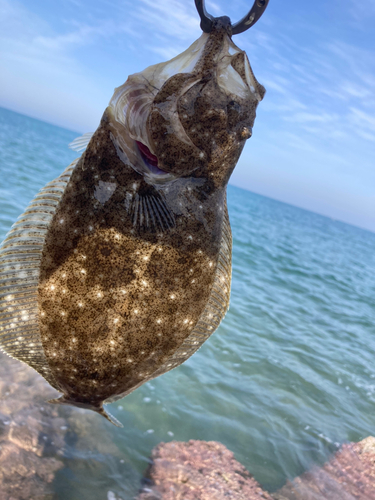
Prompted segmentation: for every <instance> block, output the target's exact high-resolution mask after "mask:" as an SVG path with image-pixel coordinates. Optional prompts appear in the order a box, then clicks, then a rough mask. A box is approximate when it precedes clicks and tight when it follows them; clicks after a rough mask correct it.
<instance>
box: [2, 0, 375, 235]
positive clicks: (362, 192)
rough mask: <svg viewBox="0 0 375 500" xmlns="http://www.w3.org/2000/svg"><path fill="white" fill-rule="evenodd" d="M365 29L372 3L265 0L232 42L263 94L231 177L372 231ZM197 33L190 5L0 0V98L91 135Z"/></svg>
mask: <svg viewBox="0 0 375 500" xmlns="http://www.w3.org/2000/svg"><path fill="white" fill-rule="evenodd" d="M252 1H253V0H250V2H247V1H244V0H234V1H233V4H231V5H229V2H227V1H225V0H215V1H209V2H207V9H208V11H209V12H211V13H212V14H213V15H215V16H218V15H224V14H225V15H229V16H230V17H231V19H232V21H237V20H238V19H240V18H241V17H242V16H243V15H244V14H245V13H246V12H247V11H248V10H249V8H250V6H251V3H252ZM374 26H375V2H374V0H362V1H361V2H359V1H358V0H330V1H329V2H327V1H326V0H324V1H323V0H316V1H313V0H310V1H299V2H296V1H292V0H270V3H269V6H268V9H267V11H266V13H265V14H264V16H263V17H262V19H261V20H260V21H259V22H258V24H256V25H255V26H254V27H252V28H251V29H250V30H248V31H247V32H245V33H244V34H241V35H237V36H235V37H234V41H235V43H236V44H237V45H238V46H239V47H240V48H242V49H244V50H246V52H247V54H248V56H249V59H250V62H251V65H252V68H253V70H254V73H255V75H256V77H257V79H258V80H259V81H260V82H261V83H262V84H263V85H264V86H265V87H266V89H267V94H266V96H265V99H264V100H263V102H261V103H260V105H259V108H258V113H257V119H256V122H255V127H254V131H253V132H254V133H253V137H252V138H251V139H250V140H249V141H248V143H247V146H246V148H245V150H244V152H243V154H242V156H241V159H240V161H239V164H238V165H237V167H236V170H235V172H234V174H233V176H232V178H231V183H232V184H234V185H238V186H241V187H244V188H247V189H249V190H251V191H254V192H256V193H260V194H263V195H266V196H270V197H272V198H276V199H278V200H281V201H285V202H287V203H291V204H293V205H297V206H300V207H303V208H306V209H309V210H312V211H315V212H318V213H321V214H324V215H328V216H330V217H332V218H334V219H339V220H343V221H346V222H349V223H351V224H354V225H358V226H360V227H364V228H367V229H370V230H373V231H375V57H374V53H375V29H374ZM200 33H201V31H200V28H199V18H198V15H197V13H196V11H195V6H194V2H193V0H133V1H129V0H121V1H120V0H90V1H89V0H59V1H58V2H52V1H51V0H32V1H31V0H0V51H1V54H0V56H1V57H0V105H1V106H4V107H7V108H9V109H13V110H15V111H18V112H20V113H24V114H27V115H29V116H33V117H36V118H39V119H42V120H45V121H48V122H50V123H54V124H56V125H60V126H63V127H66V128H69V129H71V130H76V131H77V132H82V133H83V132H88V131H93V130H95V128H96V126H97V125H98V123H99V120H100V117H101V115H102V113H103V111H104V109H105V107H106V105H107V104H108V101H109V99H110V98H111V96H112V93H113V89H114V88H115V87H117V86H119V85H121V84H122V83H124V81H125V80H126V78H127V76H128V75H129V74H132V73H135V72H137V71H141V70H142V69H144V68H145V67H146V66H148V65H150V64H154V63H157V62H160V61H163V60H166V59H169V58H171V57H173V56H174V55H176V54H178V53H179V52H181V51H182V50H184V49H185V48H187V47H188V46H189V45H190V44H191V43H192V42H193V41H194V40H195V39H197V38H198V37H199V35H200Z"/></svg>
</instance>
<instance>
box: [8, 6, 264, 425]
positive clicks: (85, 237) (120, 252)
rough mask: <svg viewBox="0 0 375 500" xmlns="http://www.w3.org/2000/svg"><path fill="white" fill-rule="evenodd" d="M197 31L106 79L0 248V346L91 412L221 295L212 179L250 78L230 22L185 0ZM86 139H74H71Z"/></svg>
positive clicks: (236, 151)
mask: <svg viewBox="0 0 375 500" xmlns="http://www.w3.org/2000/svg"><path fill="white" fill-rule="evenodd" d="M196 5H197V9H198V12H199V14H200V16H201V21H202V22H201V27H202V29H203V31H204V32H203V34H202V35H201V37H200V38H199V39H198V40H197V41H195V42H194V43H193V44H192V45H191V46H190V47H189V48H188V49H187V50H186V51H185V52H183V53H182V54H180V55H179V56H177V57H175V58H173V59H171V60H170V61H168V62H165V63H161V64H156V65H154V66H150V67H149V68H147V69H145V70H144V71H142V72H140V73H136V74H134V75H132V76H130V77H129V78H128V80H127V81H126V83H125V84H124V85H122V86H121V87H119V88H117V89H116V90H115V93H114V96H113V97H112V99H111V101H110V103H109V106H108V107H107V109H106V110H105V111H104V114H103V117H102V120H101V123H100V125H99V127H98V129H97V130H96V132H95V133H94V134H86V135H85V136H83V138H81V139H78V140H76V141H75V143H74V147H75V148H76V149H80V148H81V149H84V148H86V149H85V151H84V152H83V154H82V156H81V157H80V158H78V159H77V160H75V161H74V162H73V163H72V164H71V165H69V166H68V167H67V169H66V170H65V171H64V172H63V173H62V174H61V175H60V176H59V177H58V178H57V179H55V180H54V181H52V182H50V183H48V184H47V185H46V186H45V187H44V188H43V189H42V190H41V191H40V192H39V193H38V194H37V196H36V197H35V198H34V199H33V200H32V202H31V203H30V205H29V206H28V208H27V209H26V211H25V212H24V213H23V214H22V215H21V216H20V217H19V219H18V220H17V222H16V223H15V224H14V225H13V226H12V229H11V230H10V232H9V233H8V235H7V237H6V239H5V241H4V242H3V244H2V246H1V248H0V271H1V277H0V299H1V305H0V347H1V349H2V350H3V351H5V352H6V353H7V354H9V355H10V356H12V357H14V358H17V359H19V360H21V361H23V362H25V363H27V364H28V365H30V366H31V367H32V368H34V369H35V370H36V371H38V372H39V373H40V374H41V375H42V376H43V377H44V378H45V379H46V380H47V381H48V382H49V383H50V384H51V385H52V386H53V387H54V388H55V389H57V390H58V391H60V392H61V393H62V396H61V397H60V398H59V399H57V400H53V401H52V402H54V403H62V404H71V405H74V406H78V407H81V408H87V409H90V410H94V411H96V412H98V413H100V414H102V415H103V416H105V417H106V418H108V419H109V420H111V421H112V422H113V423H115V424H117V425H118V424H119V423H118V422H117V421H116V420H115V419H114V418H113V417H111V416H109V415H108V414H107V413H106V412H105V411H104V409H103V403H110V402H113V401H116V400H118V399H120V398H123V397H124V396H126V395H127V394H129V393H130V392H132V391H134V390H135V389H136V388H137V387H139V386H140V385H142V384H144V383H145V382H147V381H148V380H151V379H153V378H155V377H157V376H159V375H161V374H163V373H165V372H168V371H170V370H172V369H173V368H175V367H176V366H179V365H180V364H181V363H183V362H184V361H185V360H186V359H188V358H189V357H190V356H191V355H192V354H193V353H194V352H195V351H197V349H198V348H199V347H200V346H201V345H202V344H203V342H204V341H205V340H207V339H208V337H209V336H210V335H211V334H212V333H213V332H214V331H215V330H216V328H217V327H218V326H219V324H220V322H221V320H222V319H223V317H224V315H225V313H226V311H227V309H228V305H229V295H230V280H231V247H232V241H231V230H230V225H229V219H228V213H227V205H226V188H227V183H228V180H229V177H230V175H231V173H232V171H233V169H234V167H235V165H236V163H237V160H238V158H239V156H240V154H241V151H242V149H243V146H244V144H245V141H246V139H248V138H249V137H250V136H251V130H252V126H253V123H254V119H255V110H256V107H257V105H258V103H259V101H260V100H261V99H262V98H263V95H264V92H265V90H264V88H263V87H262V86H261V85H260V84H259V83H258V82H257V80H256V78H255V77H254V75H253V72H252V70H251V67H250V64H249V61H248V58H247V56H246V54H245V52H243V51H242V50H240V49H239V48H238V47H237V46H236V45H235V44H234V43H233V41H232V35H233V34H236V33H239V32H241V31H244V29H247V27H249V26H251V25H252V24H254V22H255V21H256V20H257V19H258V18H259V17H260V15H261V13H262V12H263V10H264V8H265V7H266V5H267V1H260V0H257V1H256V3H255V4H254V6H253V8H252V9H251V10H250V12H249V14H248V15H247V16H245V18H244V19H243V20H241V21H240V22H239V23H237V24H235V25H233V26H232V25H231V23H230V20H229V18H227V17H220V18H213V17H211V16H210V15H209V14H207V12H206V11H205V8H204V5H203V3H202V2H201V1H198V0H197V1H196ZM86 146H87V147H86Z"/></svg>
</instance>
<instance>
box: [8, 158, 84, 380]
mask: <svg viewBox="0 0 375 500" xmlns="http://www.w3.org/2000/svg"><path fill="white" fill-rule="evenodd" d="M77 161H78V159H77V160H75V161H74V162H73V163H71V164H70V165H69V166H68V167H67V168H66V169H65V170H64V172H63V173H62V174H61V175H60V176H59V177H58V178H57V179H55V180H54V181H52V182H49V183H48V184H47V185H46V186H45V187H44V188H43V189H41V190H40V191H39V193H38V194H37V195H36V197H35V198H34V199H33V200H32V201H31V203H30V204H29V206H28V207H27V209H26V210H25V212H24V213H23V214H22V215H21V216H20V217H19V218H18V220H17V221H16V222H15V224H13V226H12V228H11V230H10V231H9V233H8V234H7V236H6V238H5V240H4V241H3V243H2V245H1V246H0V349H1V350H2V351H4V352H5V353H6V354H8V355H9V356H11V357H13V358H16V359H19V360H20V361H23V362H24V363H26V364H28V365H29V366H31V367H32V368H34V370H36V371H37V372H39V373H40V374H41V375H42V376H43V377H44V378H45V379H46V380H47V381H48V382H49V383H50V384H51V385H52V387H55V389H57V390H59V388H58V386H57V384H56V381H55V380H54V377H53V376H52V373H51V371H50V369H49V366H48V363H47V360H46V357H45V354H44V350H43V346H42V342H41V338H40V329H39V311H38V299H37V292H38V284H39V272H40V263H41V260H42V251H43V245H44V240H45V237H46V234H47V231H48V227H49V224H50V222H51V220H52V217H53V215H54V213H55V211H56V208H57V205H58V203H59V201H60V199H61V197H62V195H63V193H64V191H65V187H66V185H67V183H68V181H69V179H70V176H71V173H72V172H73V169H74V167H75V165H76V164H77Z"/></svg>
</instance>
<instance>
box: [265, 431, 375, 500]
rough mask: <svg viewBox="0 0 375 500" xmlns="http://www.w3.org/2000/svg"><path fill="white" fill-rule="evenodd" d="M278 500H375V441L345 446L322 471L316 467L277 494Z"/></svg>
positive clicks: (373, 439)
mask: <svg viewBox="0 0 375 500" xmlns="http://www.w3.org/2000/svg"><path fill="white" fill-rule="evenodd" d="M273 496H274V498H275V500H375V438H374V437H372V436H370V437H368V438H366V439H364V440H363V441H360V442H359V443H349V444H344V445H343V446H342V447H341V449H340V450H339V451H338V452H337V453H336V454H335V455H334V456H333V457H332V458H331V460H330V461H329V462H327V463H326V464H324V465H323V466H322V467H313V468H312V469H311V470H310V471H308V472H305V473H304V474H302V475H301V476H299V477H297V478H296V479H294V480H293V481H287V483H286V484H285V486H283V487H282V488H281V490H279V491H278V492H276V493H274V494H273Z"/></svg>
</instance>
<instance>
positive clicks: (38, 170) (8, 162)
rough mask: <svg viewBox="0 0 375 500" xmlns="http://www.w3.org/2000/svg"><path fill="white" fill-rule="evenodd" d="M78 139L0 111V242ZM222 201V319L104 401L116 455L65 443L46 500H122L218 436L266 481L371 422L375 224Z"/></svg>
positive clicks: (233, 191)
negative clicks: (226, 224) (163, 464)
mask: <svg viewBox="0 0 375 500" xmlns="http://www.w3.org/2000/svg"><path fill="white" fill-rule="evenodd" d="M76 136H77V134H76V133H74V132H71V131H68V130H64V129H61V128H59V127H55V126H53V125H49V124H47V123H44V122H41V121H38V120H35V119H32V118H28V117H26V116H23V115H20V114H17V113H14V112H12V111H8V110H5V109H1V108H0V240H2V239H3V237H4V236H5V234H6V232H7V231H8V230H9V228H10V226H11V225H12V223H13V222H14V221H15V219H16V218H17V217H18V215H20V214H21V213H22V211H23V210H24V209H25V207H26V206H27V204H28V202H29V201H30V199H31V198H32V197H33V196H34V195H35V193H36V192H37V191H38V189H40V188H41V187H42V186H43V185H44V184H45V183H47V182H48V181H50V180H51V179H53V178H54V177H56V176H57V175H59V174H60V173H61V171H62V170H63V169H64V168H65V167H66V166H67V165H68V163H70V162H71V161H72V160H73V159H74V158H75V156H76V154H75V153H74V152H72V151H70V150H69V149H68V147H67V144H68V143H69V142H70V141H72V140H73V139H74V138H75V137H76ZM228 204H229V214H230V220H231V225H232V232H233V282H232V295H231V307H230V310H229V313H228V314H227V316H226V318H225V320H224V321H223V323H222V325H221V326H220V328H219V329H218V330H217V332H216V333H215V334H214V335H213V336H212V337H211V338H210V339H209V340H208V341H207V342H206V343H205V344H204V345H203V347H202V348H201V349H200V350H199V352H198V353H197V354H195V355H194V356H193V357H192V358H190V359H189V360H188V361H187V362H186V363H185V364H184V365H182V366H180V367H179V368H177V369H175V370H173V371H172V372H170V373H168V374H166V375H163V376H162V377H159V378H157V379H156V380H154V381H152V382H151V383H148V384H145V385H144V386H142V387H141V388H140V389H138V390H137V391H135V392H134V393H132V394H131V395H130V396H128V397H127V398H125V399H124V400H121V401H119V402H117V403H115V404H112V405H110V411H111V413H113V414H114V415H115V416H116V418H118V419H119V420H120V421H121V422H122V423H123V425H124V428H123V429H118V428H115V427H114V426H111V425H110V424H108V423H107V422H106V421H105V420H104V419H103V421H102V423H101V424H100V425H102V426H103V432H104V429H105V430H106V432H107V433H108V432H109V433H110V437H111V439H112V440H113V442H114V443H116V445H117V446H118V448H119V449H120V450H121V457H122V458H121V460H120V459H119V457H118V456H116V457H110V456H108V454H107V455H105V456H104V455H100V454H98V453H93V452H91V451H90V450H89V449H86V450H82V449H79V450H78V449H76V448H75V446H74V442H73V441H72V442H67V443H66V446H65V447H64V450H63V459H64V464H65V467H64V468H63V469H62V470H61V471H59V472H58V474H57V476H56V480H55V482H54V485H53V488H54V491H55V496H56V499H58V500H86V499H92V498H98V499H106V498H107V494H108V491H113V492H115V493H116V494H118V495H120V496H121V497H122V498H123V499H130V498H132V497H133V495H134V494H135V493H136V492H137V490H138V488H139V484H140V480H141V477H142V474H143V472H144V470H145V469H146V468H147V465H148V457H149V456H150V452H151V450H152V448H153V447H154V446H155V445H157V444H158V443H160V442H161V441H164V442H165V441H170V440H172V439H175V440H181V441H187V440H189V439H203V440H217V441H220V442H222V443H224V444H225V445H226V446H227V447H228V448H229V449H230V450H232V451H233V452H234V453H235V457H236V458H237V460H239V461H240V462H241V463H242V464H243V465H244V466H245V467H246V468H247V469H248V470H249V471H250V472H251V473H252V474H253V475H254V476H255V478H256V479H257V480H258V481H259V482H260V483H261V484H262V485H263V486H264V487H265V488H266V489H268V490H269V491H274V490H276V489H277V488H279V487H281V486H282V485H283V484H284V482H285V480H286V479H287V478H290V479H292V478H293V477H295V476H297V475H299V474H301V473H302V472H304V471H305V470H307V469H308V468H309V467H311V466H312V465H313V464H322V463H323V462H324V461H326V460H327V459H328V458H329V457H330V455H331V454H332V453H333V452H335V451H336V450H337V448H338V447H339V446H340V444H342V443H344V442H346V441H359V440H361V439H363V438H364V437H366V436H368V435H369V434H374V433H375V365H374V360H375V328H374V325H375V252H374V249H375V234H373V233H370V232H367V231H365V230H362V229H359V228H357V227H353V226H350V225H347V224H344V223H342V222H338V221H334V220H331V219H329V218H326V217H322V216H320V215H317V214H314V213H311V212H308V211H305V210H301V209H299V208H296V207H293V206H290V205H287V204H284V203H280V202H277V201H275V200H272V199H269V198H266V197H263V196H259V195H256V194H253V193H251V192H249V191H244V190H242V189H239V188H235V187H232V186H229V188H228ZM82 415H83V417H82V418H84V414H82ZM98 418H100V417H98ZM94 438H95V439H96V440H100V434H98V435H97V436H95V437H94ZM103 457H105V458H103ZM60 458H61V457H60ZM103 461H105V463H103ZM98 471H99V472H98ZM100 471H102V472H100Z"/></svg>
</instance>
